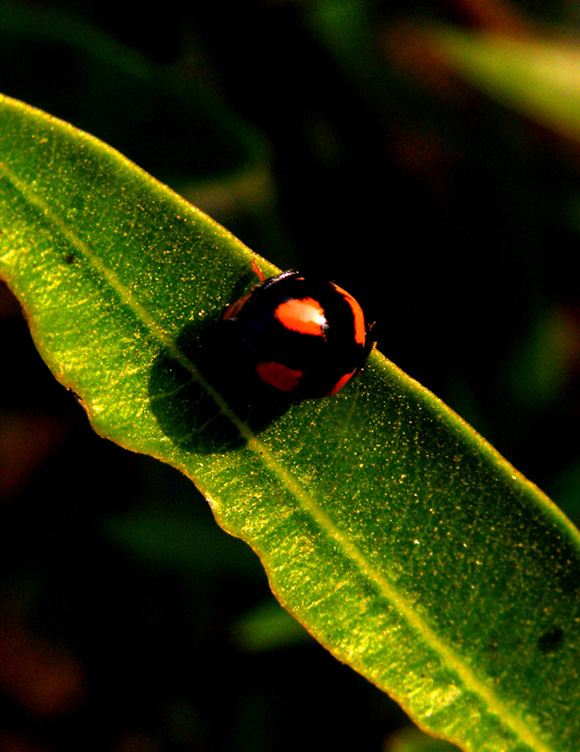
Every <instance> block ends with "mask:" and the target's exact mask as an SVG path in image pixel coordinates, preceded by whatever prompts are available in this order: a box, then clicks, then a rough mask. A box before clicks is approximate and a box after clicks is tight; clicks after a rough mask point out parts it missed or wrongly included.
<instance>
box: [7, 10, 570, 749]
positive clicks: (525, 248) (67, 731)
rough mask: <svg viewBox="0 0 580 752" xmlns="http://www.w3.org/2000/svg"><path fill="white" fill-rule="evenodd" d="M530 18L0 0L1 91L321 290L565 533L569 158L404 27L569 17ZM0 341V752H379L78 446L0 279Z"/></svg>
mask: <svg viewBox="0 0 580 752" xmlns="http://www.w3.org/2000/svg"><path fill="white" fill-rule="evenodd" d="M546 5H547V4H545V3H540V2H532V1H531V0H529V1H528V2H523V1H522V2H519V3H518V5H517V6H516V5H508V4H506V3H504V2H502V1H501V0H496V1H495V2H492V1H491V0H448V1H447V2H443V0H441V1H440V2H437V0H432V1H431V2H423V3H422V2H404V3H403V2H399V3H397V2H393V3H385V2H356V1H355V0H351V1H350V2H332V3H330V2H316V1H313V2H304V3H303V2H299V1H298V0H296V1H294V2H293V1H292V0H287V1H284V0H278V1H276V0H269V1H268V0H238V2H223V1H222V0H206V2H195V0H192V1H191V2H188V3H182V2H177V0H166V2H164V3H163V4H161V5H160V4H156V5H152V6H151V7H150V8H146V7H143V5H142V4H141V3H139V4H137V3H130V2H126V3H119V2H118V1H117V2H107V1H105V0H101V1H99V0H94V1H89V0H87V1H86V2H72V0H71V2H65V1H64V0H63V2H52V3H42V2H34V3H33V2H20V3H18V2H14V3H4V2H0V91H2V92H3V93H5V94H8V95H10V96H14V97H16V98H19V99H22V100H23V101H26V102H28V103H30V104H33V105H36V106H38V107H41V108H43V109H45V110H46V111H48V112H50V113H51V114H54V115H57V116H59V117H62V118H64V119H66V120H69V121H70V122H71V123H72V124H73V125H76V126H78V127H80V128H83V129H85V130H88V131H89V132H91V133H93V134H94V135H96V136H98V137H100V138H102V139H103V140H105V141H107V142H108V143H110V144H111V145H113V146H115V147H116V148H118V149H120V150H121V151H122V152H123V153H125V154H126V155H127V156H129V157H130V158H131V159H133V160H134V161H136V162H137V163H138V164H140V165H141V166H142V167H144V168H145V169H147V170H148V171H150V172H151V173H152V174H153V175H155V176H156V177H158V178H159V179H161V180H163V181H164V182H167V183H169V184H170V185H171V186H172V187H174V188H175V189H176V190H179V191H181V192H182V193H183V194H184V195H185V196H186V197H188V198H189V199H191V200H192V201H193V202H194V203H196V204H197V205H199V206H200V208H202V209H204V210H206V211H207V212H208V213H209V214H211V216H213V217H214V218H215V219H217V220H218V221H220V222H221V223H222V224H224V225H225V226H226V227H228V229H230V230H231V231H232V232H234V234H236V235H238V237H240V238H241V239H242V240H243V241H244V242H246V243H247V244H248V245H249V246H250V247H252V248H253V249H254V250H255V251H257V252H258V253H260V254H262V255H264V256H265V257H266V258H268V259H269V260H271V261H273V262H275V263H277V264H278V265H279V266H281V267H282V268H291V267H298V268H301V269H310V270H313V271H321V272H322V273H324V274H325V275H327V276H329V277H331V278H332V279H334V280H336V281H337V282H338V283H339V284H342V285H344V286H346V287H347V288H348V289H349V291H351V292H352V293H353V294H355V295H356V296H357V297H358V299H359V300H360V302H361V303H362V304H363V306H364V307H365V309H367V311H368V313H369V317H370V318H371V319H373V320H376V322H377V323H376V328H375V332H376V336H377V339H378V347H379V349H381V351H382V352H384V353H385V354H386V355H387V357H389V358H390V359H391V360H393V361H394V362H395V363H397V365H399V366H400V367H401V368H403V370H405V371H406V372H407V373H409V374H410V375H411V376H413V377H414V378H416V379H418V380H419V381H420V382H421V383H423V384H424V385H425V386H427V387H428V388H429V389H431V390H432V391H434V392H435V393H436V394H437V395H438V396H440V397H441V398H442V399H444V400H445V401H446V402H447V403H448V404H449V405H451V407H453V408H454V409H455V410H456V411H457V412H459V413H460V414H461V415H462V416H463V417H465V418H466V419H467V420H468V421H469V422H471V423H472V424H473V425H474V427H475V428H476V429H477V430H479V431H480V432H481V433H482V434H483V435H484V436H485V437H486V438H487V439H489V440H490V441H491V442H492V443H493V444H494V446H496V448H497V449H499V451H500V452H502V454H504V455H505V456H506V457H507V458H508V459H509V460H510V461H511V462H512V463H513V464H514V465H515V466H516V467H518V469H519V470H521V471H522V472H523V473H524V474H526V475H527V476H528V477H529V478H531V479H532V480H533V481H535V482H536V483H537V484H538V485H539V486H540V487H541V488H543V490H545V491H546V492H547V493H549V494H551V495H552V496H553V498H554V499H555V501H556V502H557V503H559V504H560V505H561V506H562V507H563V508H564V510H565V511H566V512H567V514H568V515H569V516H570V517H571V518H572V519H573V520H575V521H576V522H577V521H578V519H580V503H579V500H580V493H579V491H580V452H579V446H578V444H579V439H578V418H579V410H580V400H579V398H580V390H579V387H580V381H579V353H580V347H579V337H578V332H579V327H580V299H579V292H578V279H577V275H576V274H575V272H574V259H575V255H576V254H577V250H578V232H579V230H580V222H579V221H578V219H577V218H576V213H577V212H576V209H577V208H578V207H579V206H580V181H579V176H578V166H579V159H578V157H579V152H578V145H577V143H576V142H575V141H574V140H573V139H564V138H562V137H560V136H557V135H556V134H555V133H553V132H552V131H550V130H549V129H548V128H547V127H546V126H544V125H542V124H541V123H538V122H533V121H532V120H530V119H527V118H525V117H524V116H523V115H521V114H518V113H517V112H512V111H509V110H507V109H505V108H504V107H502V106H501V104H498V103H497V102H494V101H493V100H491V99H488V98H486V97H485V96H484V95H483V94H481V93H479V92H477V91H475V90H474V89H472V88H470V86H469V85H468V84H467V83H465V82H463V81H461V80H460V79H459V78H458V77H457V76H455V75H454V74H453V72H452V71H450V70H449V69H447V68H446V67H445V65H444V64H443V63H442V62H441V61H440V60H438V59H437V57H436V55H435V54H434V52H433V50H432V48H431V47H430V46H429V43H428V40H427V37H426V36H425V33H424V32H425V30H428V29H429V28H431V27H432V25H433V24H435V23H440V22H444V23H448V24H452V25H454V26H456V27H462V28H474V29H480V30H482V29H485V30H490V31H502V32H504V33H507V34H509V35H514V36H519V37H521V38H523V39H525V38H526V37H528V36H531V35H533V34H541V33H544V32H546V31H547V30H552V29H554V28H556V27H557V28H559V29H562V28H563V29H564V30H566V29H567V30H571V29H573V28H574V24H575V22H576V21H577V19H575V18H573V17H569V16H567V15H566V9H567V7H568V6H566V4H564V3H562V4H561V5H559V4H558V3H551V4H549V12H550V13H551V16H550V17H547V16H546V15H545V13H546ZM570 12H571V11H570ZM540 14H543V15H540ZM0 343H1V347H2V351H3V353H4V357H3V358H2V368H1V369H0V374H1V379H2V381H1V382H0V385H1V387H2V389H1V391H0V562H1V565H0V752H7V751H9V752H19V751H21V750H22V751H24V750H26V751H30V752H37V751H39V752H43V751H44V750H71V751H72V750H78V749H83V750H93V749H94V750H115V751H119V752H150V751H152V752H156V751H157V750H170V751H171V752H173V750H176V751H181V750H183V751H188V752H189V751H190V750H191V751H193V750H196V751H197V750H202V751H203V752H206V751H207V752H214V751H216V752H218V751H219V752H221V750H228V752H235V751H236V750H244V752H253V751H254V750H255V751H256V752H260V751H261V750H274V749H275V750H277V751H281V752H284V751H285V750H294V749H296V748H300V749H317V748H321V747H322V748H323V749H347V748H355V749H357V750H365V751H366V750H368V751H369V752H371V751H372V750H381V749H383V748H385V749H388V750H392V751H393V752H395V749H399V748H396V746H393V745H396V738H397V737H396V734H397V733H398V730H399V729H401V728H403V727H404V726H405V725H406V724H407V723H408V721H407V719H406V717H405V715H404V713H403V712H402V711H401V710H400V709H399V708H398V707H397V706H396V705H395V704H394V703H393V702H391V700H390V699H389V698H388V697H386V696H385V695H383V694H382V693H380V692H379V691H378V690H376V689H375V688H374V687H372V686H371V685H370V684H368V683H367V682H366V681H365V680H363V679H362V678H360V677H359V676H357V675H356V674H355V673H354V672H353V671H351V670H350V669H349V668H346V667H344V666H342V665H340V664H338V663H337V662H336V661H335V660H334V659H333V658H331V657H330V656H329V655H328V654H327V653H326V652H325V651H324V650H323V649H322V648H321V647H319V646H318V645H317V644H315V643H314V642H313V641H312V640H311V639H310V638H308V637H307V636H306V635H305V634H304V633H303V632H302V630H301V628H300V627H299V626H297V625H296V626H294V623H293V622H292V621H291V620H290V619H289V618H285V615H284V613H283V612H281V611H280V610H279V609H278V607H277V606H276V604H275V603H274V601H273V599H272V596H271V595H270V594H269V590H268V587H267V583H266V580H265V576H264V574H263V572H262V570H261V567H260V565H259V563H258V561H257V560H256V558H255V557H254V555H253V554H252V553H251V552H250V551H249V549H248V548H247V547H246V546H245V545H244V544H242V543H241V542H239V541H237V540H234V539H232V538H230V537H229V536H227V535H226V534H225V533H222V532H221V531H220V530H219V529H217V527H216V526H215V523H214V522H213V519H212V517H211V514H210V512H209V510H208V508H207V505H206V502H205V501H204V500H203V498H201V497H200V496H199V495H198V494H197V492H196V491H195V489H194V487H193V486H192V485H191V484H190V483H189V482H188V481H186V480H185V479H184V478H182V477H181V476H179V474H178V473H176V472H175V471H173V470H171V469H170V468H167V467H164V466H162V465H160V464H159V463H156V462H155V461H153V460H150V459H149V458H145V457H140V456H135V455H132V454H130V453H128V452H125V451H123V450H121V449H120V448H118V447H116V446H115V445H113V444H111V443H109V442H106V441H103V440H102V439H100V438H98V437H97V436H96V435H94V434H93V433H92V431H91V430H90V428H89V426H88V422H87V420H86V417H85V415H84V413H83V412H82V409H81V408H80V407H79V406H78V405H77V403H76V402H75V400H74V398H73V396H72V395H70V394H69V393H67V392H66V391H65V390H64V389H63V388H62V387H60V386H59V385H58V384H57V383H56V382H55V381H54V379H53V377H52V376H51V374H50V373H49V372H48V370H47V368H46V367H45V366H44V364H43V363H42V361H41V360H40V358H39V356H38V355H37V354H36V351H35V350H34V347H33V345H32V343H31V340H30V336H29V334H28V330H27V326H26V323H25V322H24V320H23V318H22V317H21V315H20V312H19V307H18V304H17V303H16V302H15V301H14V299H13V298H12V297H11V295H10V293H9V292H8V291H7V290H6V288H4V287H2V288H0ZM394 735H395V736H394ZM385 745H386V746H385ZM389 745H390V746H389ZM400 749H402V748H400Z"/></svg>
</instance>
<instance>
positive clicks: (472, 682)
mask: <svg viewBox="0 0 580 752" xmlns="http://www.w3.org/2000/svg"><path fill="white" fill-rule="evenodd" d="M86 137H87V140H90V141H92V140H93V138H92V137H91V136H88V134H86ZM94 141H95V143H97V144H98V143H99V142H98V141H97V140H96V139H94ZM119 156H121V157H122V155H119ZM123 159H124V158H123ZM127 164H130V163H129V162H128V160H127ZM0 172H2V173H3V174H4V176H5V178H6V179H7V180H8V181H9V182H10V183H11V184H12V186H13V187H14V189H15V190H17V191H18V192H20V194H21V195H22V196H23V198H24V199H25V200H26V201H28V202H29V203H30V204H31V205H32V206H33V207H34V208H35V209H37V210H38V211H40V212H41V213H42V215H43V216H44V217H45V218H46V219H47V220H48V221H50V222H52V223H53V225H54V227H55V228H56V229H57V230H58V231H60V232H62V234H63V236H64V237H65V238H66V240H67V241H68V242H69V243H70V244H71V246H72V247H73V248H75V249H76V250H77V251H79V252H81V253H82V254H83V255H84V256H85V258H87V259H88V261H89V262H90V263H92V264H93V266H94V268H95V270H96V271H97V272H99V273H100V274H102V275H103V277H104V279H105V280H106V281H107V283H108V284H109V285H110V286H111V288H112V289H113V290H114V291H115V292H116V293H117V295H118V296H119V298H120V299H121V300H122V301H123V303H124V304H126V305H127V306H128V307H129V308H130V309H131V310H132V311H133V312H134V314H135V316H136V317H137V318H138V319H139V320H140V321H141V323H142V324H143V325H144V326H145V327H146V328H147V329H148V330H149V332H150V334H151V336H152V338H153V339H154V340H157V341H158V342H159V343H160V345H161V346H162V347H164V348H166V350H167V351H168V352H169V353H170V354H171V357H172V358H174V359H175V360H176V361H178V362H179V363H180V364H181V365H182V367H184V368H185V369H187V371H188V372H189V373H190V374H191V376H192V378H193V379H195V380H196V381H197V382H198V383H199V385H200V386H201V387H202V388H203V389H204V390H205V391H206V392H207V394H208V396H210V397H211V399H213V400H214V401H215V403H216V404H217V406H218V407H219V408H220V411H221V412H222V413H223V414H224V415H226V416H227V418H228V419H229V420H230V421H231V422H232V423H233V424H234V425H235V427H236V428H237V430H238V431H239V432H240V434H241V436H242V437H243V438H244V439H245V440H246V441H247V445H248V448H250V449H251V451H253V452H254V453H255V454H257V455H259V459H260V460H261V461H262V462H263V464H264V466H265V467H266V468H267V469H268V470H270V471H271V472H272V474H273V475H275V476H276V477H277V478H278V480H279V481H280V482H281V483H282V485H283V486H284V487H286V488H287V490H288V491H289V492H290V493H291V494H292V495H293V496H294V497H295V498H296V500H297V501H298V502H299V503H300V504H301V505H302V506H303V507H304V508H305V509H306V510H307V511H308V512H309V513H310V514H311V516H312V518H313V520H314V521H315V522H316V523H317V525H318V526H319V527H320V528H321V529H322V530H323V531H324V533H325V534H326V535H328V536H329V537H330V538H332V539H333V540H334V541H335V542H336V543H337V544H338V545H339V546H340V548H341V549H342V551H343V554H344V556H345V558H346V559H347V560H350V561H352V562H353V563H354V564H355V565H356V566H357V567H358V569H359V571H360V572H361V573H362V574H363V576H365V577H366V578H367V579H368V580H369V581H371V582H372V583H374V585H375V586H377V587H378V588H379V590H380V591H381V592H382V594H383V597H384V598H385V599H386V600H387V601H390V602H391V603H392V604H393V605H394V606H395V608H396V609H397V610H398V612H399V613H400V614H401V615H402V616H403V617H404V619H405V620H406V621H407V623H408V625H409V626H410V627H412V628H413V629H414V630H415V631H416V632H417V633H419V634H421V635H422V637H423V639H424V641H425V643H426V644H427V645H428V646H429V647H430V648H431V649H432V650H433V651H434V652H435V653H437V654H438V655H439V657H440V658H441V659H442V661H443V663H444V664H445V665H447V666H451V667H453V670H454V671H455V673H456V675H457V676H458V677H459V679H460V680H461V682H462V683H463V685H464V687H465V688H466V689H468V690H470V691H472V692H474V693H476V694H477V695H479V697H480V698H481V700H482V701H484V702H485V703H486V705H487V706H488V710H489V711H490V712H492V713H495V714H497V715H498V717H499V718H500V719H501V721H502V723H503V724H505V726H507V727H509V728H511V729H512V731H514V733H515V734H516V735H517V736H518V737H519V738H520V739H521V740H522V741H523V742H525V743H526V744H528V745H530V746H531V748H532V749H534V750H535V751H536V752H557V750H556V749H555V748H552V747H549V746H547V745H546V744H544V743H543V742H542V741H541V740H539V739H538V738H537V737H536V735H535V734H534V733H532V731H531V730H530V729H529V728H528V727H527V726H526V725H525V724H524V723H523V722H522V720H521V718H520V717H519V716H517V715H514V714H512V712H511V711H510V710H509V708H508V707H507V706H506V704H505V702H504V701H502V700H501V699H500V698H499V697H498V696H497V695H496V694H495V693H493V692H491V691H490V690H489V689H488V687H487V686H486V685H485V683H484V682H482V681H481V680H480V679H478V678H477V676H476V674H475V673H474V672H473V671H472V670H471V669H470V668H469V667H468V666H467V665H466V663H465V662H464V661H463V660H462V659H461V657H460V655H458V654H457V653H456V652H455V651H454V650H453V649H452V648H451V647H449V646H448V644H447V643H445V642H443V641H442V640H441V639H440V638H439V637H438V636H437V634H436V633H435V632H434V631H433V630H432V629H431V628H430V627H429V626H428V625H427V623H426V622H425V621H424V619H423V618H422V617H421V616H420V615H419V614H418V613H417V611H416V610H415V609H414V608H413V607H412V605H411V604H410V602H409V601H408V600H407V599H406V598H405V597H404V596H402V595H401V594H400V593H399V592H398V591H397V590H396V589H394V588H393V587H392V585H391V583H390V582H389V581H388V580H387V579H386V578H385V577H384V576H383V575H382V574H381V573H380V572H379V571H378V570H376V569H375V568H374V567H373V566H372V565H371V564H369V562H368V560H367V559H366V558H365V556H364V555H363V554H362V553H361V551H360V549H359V548H358V547H357V546H356V545H354V544H353V543H352V542H351V541H350V540H349V539H348V537H346V536H345V535H344V534H343V533H342V531H341V530H340V528H339V527H337V525H336V524H335V523H334V522H333V521H332V519H331V517H329V515H328V514H326V513H325V512H324V511H323V510H322V509H321V508H320V506H319V505H318V504H317V503H316V501H315V499H314V497H312V496H311V495H310V494H309V493H308V492H307V491H306V490H305V489H304V487H303V486H302V485H300V483H298V482H297V481H296V480H295V479H294V476H293V475H292V474H291V473H289V472H288V471H287V470H286V469H285V468H284V466H283V465H282V464H280V462H279V461H278V460H277V459H276V457H275V456H274V454H273V453H272V452H271V451H270V450H269V449H268V448H267V447H266V446H265V445H264V444H263V443H262V442H261V441H260V440H259V439H258V437H257V436H256V435H255V434H254V433H253V432H252V431H251V429H250V428H249V426H248V425H247V424H246V423H244V422H243V421H241V420H240V419H239V418H238V417H237V416H236V414H235V413H234V412H232V410H231V408H230V407H229V405H228V403H227V402H226V401H225V400H224V399H223V397H222V396H221V394H220V393H219V392H218V391H217V390H216V389H215V388H214V387H212V385H211V384H210V383H208V382H207V381H206V380H205V379H204V378H203V376H202V375H201V374H200V373H199V372H198V371H197V369H196V368H195V366H194V364H193V363H192V362H191V360H190V359H189V358H187V356H186V355H185V354H184V353H183V352H182V351H181V350H180V349H179V348H178V346H177V344H176V342H175V340H174V339H173V338H172V337H170V336H168V335H167V334H166V333H165V332H164V330H163V329H162V328H161V327H160V326H159V325H158V323H157V321H156V319H155V318H154V316H152V315H151V314H150V313H149V311H148V310H147V309H146V308H145V307H144V306H143V305H142V304H141V303H140V302H139V301H138V300H136V299H135V297H134V295H133V294H132V293H131V291H130V290H129V289H128V288H127V287H126V286H125V285H124V284H123V283H122V282H121V281H120V280H119V278H118V277H117V276H116V275H115V274H114V272H113V271H112V270H111V269H110V268H109V267H107V266H106V265H105V264H104V263H103V262H102V261H101V259H100V258H99V257H98V256H96V255H95V254H94V253H93V252H92V250H91V249H90V247H89V245H87V243H85V242H84V241H83V240H81V239H80V238H79V237H78V236H77V235H76V234H75V233H74V232H73V231H72V230H71V229H70V228H69V227H68V225H67V224H66V221H65V220H63V219H61V217H60V216H59V215H58V214H57V213H56V212H55V211H54V209H53V208H52V207H50V206H49V205H48V204H47V203H46V202H45V201H44V200H43V198H42V197H41V196H39V195H37V194H36V193H35V192H34V191H32V190H30V189H29V187H28V185H26V183H24V182H23V181H21V180H20V179H19V178H18V177H17V176H16V175H15V174H14V173H13V171H12V170H11V169H10V168H9V167H8V166H7V165H6V164H5V163H4V162H0ZM168 190H169V189H168ZM175 199H176V200H177V201H178V202H179V203H183V205H184V209H185V210H186V211H187V212H189V211H191V207H190V205H189V204H187V202H185V201H184V200H183V199H181V197H179V196H178V195H176V194H175ZM208 219H209V218H208ZM210 221H213V220H210ZM70 386H71V387H73V388H74V384H71V385H70ZM289 610H292V608H291V606H289ZM328 647H329V648H330V649H331V650H332V646H328ZM400 701H401V703H402V704H405V698H400Z"/></svg>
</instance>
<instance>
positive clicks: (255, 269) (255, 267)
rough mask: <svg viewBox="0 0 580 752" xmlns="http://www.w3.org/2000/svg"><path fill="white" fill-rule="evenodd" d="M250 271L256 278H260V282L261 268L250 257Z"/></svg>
mask: <svg viewBox="0 0 580 752" xmlns="http://www.w3.org/2000/svg"><path fill="white" fill-rule="evenodd" d="M252 271H253V272H254V274H255V275H256V276H257V277H258V279H259V280H260V283H261V282H263V281H264V275H263V274H262V270H261V269H260V267H259V266H258V264H256V261H255V259H252Z"/></svg>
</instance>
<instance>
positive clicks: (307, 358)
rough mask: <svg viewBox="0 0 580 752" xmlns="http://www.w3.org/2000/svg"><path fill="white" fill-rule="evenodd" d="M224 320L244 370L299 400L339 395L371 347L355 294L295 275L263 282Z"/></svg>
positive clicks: (317, 280)
mask: <svg viewBox="0 0 580 752" xmlns="http://www.w3.org/2000/svg"><path fill="white" fill-rule="evenodd" d="M224 319H225V320H226V321H228V322H231V326H235V339H236V341H237V343H238V346H239V348H240V351H241V357H242V359H243V360H244V361H245V363H244V364H242V367H244V368H246V369H249V370H250V371H253V374H254V376H255V377H257V379H258V380H259V381H260V382H261V383H262V384H263V385H267V386H268V387H270V388H271V389H273V390H275V391H276V392H277V393H278V394H280V395H286V396H289V397H292V398H297V399H308V398H311V397H327V396H330V395H332V394H336V393H337V392H338V391H340V390H341V389H342V388H343V386H344V385H345V384H347V383H348V381H350V379H351V378H352V377H353V376H354V375H355V374H356V373H357V372H358V371H359V370H360V369H361V368H362V366H363V365H364V362H365V361H366V359H367V357H368V355H369V353H370V351H371V349H372V347H373V341H372V339H371V327H370V326H369V324H368V323H367V321H366V319H365V316H364V313H363V311H362V308H361V307H360V305H359V304H358V303H357V301H356V300H355V299H354V298H353V297H352V295H350V294H349V293H348V292H346V291H345V290H343V289H342V288H341V287H339V286H338V285H335V284H334V282H328V281H326V280H319V279H316V278H313V279H310V278H307V277H305V276H303V275H302V274H300V272H297V271H288V272H283V273H282V274H279V275H278V276H276V277H272V278H271V279H267V280H265V281H262V283H261V284H259V285H258V286H257V287H255V288H254V290H253V291H252V292H251V293H250V294H249V295H246V296H244V297H243V298H240V299H239V300H238V301H237V302H236V303H234V304H233V305H232V306H230V307H229V308H228V309H227V311H226V312H225V314H224Z"/></svg>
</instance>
